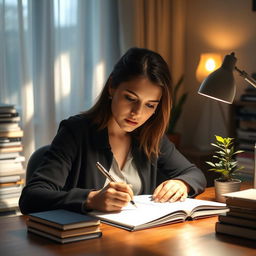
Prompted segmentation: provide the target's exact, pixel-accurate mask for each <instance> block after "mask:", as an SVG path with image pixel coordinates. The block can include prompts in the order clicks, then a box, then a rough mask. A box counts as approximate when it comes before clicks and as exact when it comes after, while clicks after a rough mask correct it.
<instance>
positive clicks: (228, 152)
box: [206, 135, 244, 181]
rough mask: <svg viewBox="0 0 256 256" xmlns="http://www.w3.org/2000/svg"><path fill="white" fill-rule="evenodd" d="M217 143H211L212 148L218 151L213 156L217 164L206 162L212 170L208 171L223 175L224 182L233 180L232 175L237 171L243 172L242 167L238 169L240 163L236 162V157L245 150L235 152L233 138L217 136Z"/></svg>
mask: <svg viewBox="0 0 256 256" xmlns="http://www.w3.org/2000/svg"><path fill="white" fill-rule="evenodd" d="M215 138H216V143H211V145H212V146H214V147H216V148H217V150H216V151H215V154H214V155H213V158H214V159H217V160H218V161H217V162H210V161H206V163H207V164H208V165H210V166H211V167H213V168H211V169H209V170H208V171H214V172H217V173H220V174H221V179H222V180H223V181H229V180H232V175H233V173H234V172H235V171H237V170H241V169H242V167H238V162H237V161H236V160H235V155H237V154H240V153H242V152H244V151H243V150H238V151H235V149H234V145H233V140H234V139H233V138H229V137H227V138H223V137H221V136H218V135H215Z"/></svg>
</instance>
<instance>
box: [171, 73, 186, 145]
mask: <svg viewBox="0 0 256 256" xmlns="http://www.w3.org/2000/svg"><path fill="white" fill-rule="evenodd" d="M183 80H184V76H181V77H180V79H179V80H178V82H177V84H176V85H175V86H174V89H173V98H172V110H171V116H170V122H169V126H168V129H167V135H168V137H169V139H170V140H171V141H172V142H173V143H174V144H175V145H176V147H179V143H180V133H177V132H175V127H176V124H177V122H178V120H179V118H180V115H181V113H182V110H183V105H184V103H185V102H186V99H187V96H188V93H187V92H185V93H182V94H181V95H180V94H179V89H180V86H181V84H182V83H183Z"/></svg>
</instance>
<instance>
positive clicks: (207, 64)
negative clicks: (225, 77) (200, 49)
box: [196, 53, 222, 83]
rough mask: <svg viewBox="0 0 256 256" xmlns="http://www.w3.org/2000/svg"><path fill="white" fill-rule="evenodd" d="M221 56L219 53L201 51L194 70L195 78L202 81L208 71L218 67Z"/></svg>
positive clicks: (210, 71)
mask: <svg viewBox="0 0 256 256" xmlns="http://www.w3.org/2000/svg"><path fill="white" fill-rule="evenodd" d="M221 63H222V58H221V55H220V54H216V53H203V54H201V56H200V61H199V64H198V67H197V70H196V79H197V81H198V82H200V83H201V82H202V81H203V80H204V79H205V78H206V77H207V76H208V75H209V74H210V73H212V72H213V71H214V70H216V69H217V68H219V67H220V65H221Z"/></svg>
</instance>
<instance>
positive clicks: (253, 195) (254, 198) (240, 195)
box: [223, 188, 256, 203]
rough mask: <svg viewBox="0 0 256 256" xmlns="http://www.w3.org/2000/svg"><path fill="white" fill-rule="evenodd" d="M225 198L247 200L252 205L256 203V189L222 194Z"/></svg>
mask: <svg viewBox="0 0 256 256" xmlns="http://www.w3.org/2000/svg"><path fill="white" fill-rule="evenodd" d="M223 195H224V196H225V197H227V198H234V199H235V198H236V199H244V200H249V201H251V202H253V203H255V202H256V189H255V188H249V189H244V190H240V191H236V192H231V193H226V194H223Z"/></svg>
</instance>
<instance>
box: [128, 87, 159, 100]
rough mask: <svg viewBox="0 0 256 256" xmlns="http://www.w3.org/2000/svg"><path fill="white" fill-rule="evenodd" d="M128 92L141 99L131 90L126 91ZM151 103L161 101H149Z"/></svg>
mask: <svg viewBox="0 0 256 256" xmlns="http://www.w3.org/2000/svg"><path fill="white" fill-rule="evenodd" d="M126 91H127V92H129V93H131V94H133V95H134V96H136V97H137V98H139V96H138V95H137V94H136V93H135V92H133V91H130V90H129V89H126ZM149 102H160V100H149Z"/></svg>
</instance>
